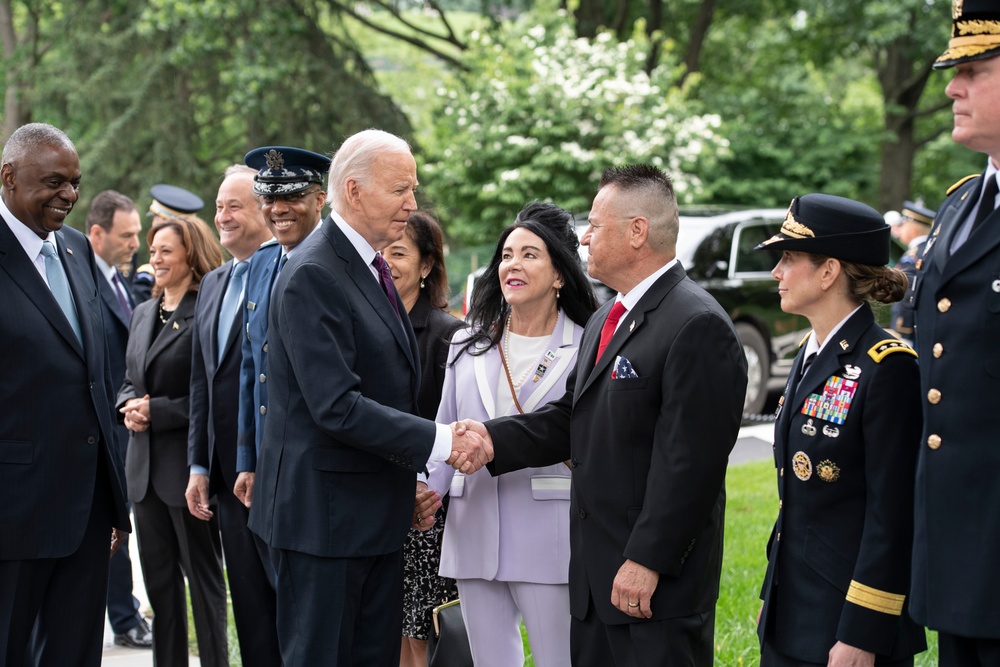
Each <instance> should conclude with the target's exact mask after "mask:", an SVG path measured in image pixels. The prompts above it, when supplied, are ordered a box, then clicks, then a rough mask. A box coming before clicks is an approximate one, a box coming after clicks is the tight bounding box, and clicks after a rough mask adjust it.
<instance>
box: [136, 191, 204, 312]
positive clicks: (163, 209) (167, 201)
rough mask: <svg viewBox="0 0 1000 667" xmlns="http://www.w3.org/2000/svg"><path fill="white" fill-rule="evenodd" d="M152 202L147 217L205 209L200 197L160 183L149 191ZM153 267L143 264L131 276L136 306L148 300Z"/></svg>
mask: <svg viewBox="0 0 1000 667" xmlns="http://www.w3.org/2000/svg"><path fill="white" fill-rule="evenodd" d="M149 194H150V195H151V196H152V198H153V200H152V202H151V203H150V205H149V212H148V213H147V215H150V216H153V217H155V216H159V217H161V218H181V217H184V216H187V215H194V214H195V213H197V212H198V211H200V210H201V209H203V208H204V207H205V202H203V201H202V200H201V197H199V196H198V195H196V194H194V193H193V192H188V191H187V190H185V189H184V188H179V187H177V186H176V185H167V184H166V183H160V184H158V185H154V186H153V187H151V188H150V189H149ZM153 282H154V278H153V267H152V266H150V265H149V264H143V265H142V266H140V267H139V268H137V269H136V270H135V274H134V275H133V276H132V290H131V292H132V299H133V300H134V301H135V303H136V305H138V304H140V303H142V302H143V301H147V300H149V297H150V294H151V293H152V290H153Z"/></svg>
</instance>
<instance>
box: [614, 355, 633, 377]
mask: <svg viewBox="0 0 1000 667" xmlns="http://www.w3.org/2000/svg"><path fill="white" fill-rule="evenodd" d="M637 377H639V374H638V373H636V372H635V369H634V368H632V362H631V361H629V360H628V359H626V358H625V357H622V356H618V357H615V369H614V370H613V371H611V379H612V380H624V379H626V378H637Z"/></svg>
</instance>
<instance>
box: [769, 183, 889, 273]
mask: <svg viewBox="0 0 1000 667" xmlns="http://www.w3.org/2000/svg"><path fill="white" fill-rule="evenodd" d="M889 243H890V232H889V225H887V224H886V223H885V219H884V218H883V217H882V215H881V214H880V213H879V212H878V211H876V210H875V209H873V208H872V207H871V206H868V205H866V204H862V203H861V202H856V201H854V200H853V199H847V198H845V197H836V196H834V195H824V194H809V195H803V196H801V197H796V198H795V199H793V200H792V204H791V206H789V207H788V213H786V214H785V221H784V222H783V223H781V230H780V231H779V232H778V233H777V234H775V235H774V236H772V237H771V238H769V239H768V240H766V241H764V242H763V243H761V244H760V245H759V246H757V247H756V248H754V250H760V249H761V248H774V249H776V250H799V251H801V252H811V253H815V254H817V255H825V256H827V257H835V258H836V259H841V260H844V261H845V262H854V263H856V264H870V265H873V266H885V265H886V264H887V263H888V262H889Z"/></svg>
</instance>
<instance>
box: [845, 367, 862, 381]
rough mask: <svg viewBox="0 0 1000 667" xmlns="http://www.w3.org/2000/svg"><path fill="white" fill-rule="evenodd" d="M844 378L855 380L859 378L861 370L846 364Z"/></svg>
mask: <svg viewBox="0 0 1000 667" xmlns="http://www.w3.org/2000/svg"><path fill="white" fill-rule="evenodd" d="M844 377H845V378H847V379H848V380H857V379H858V378H859V377H861V369H860V368H858V367H857V366H852V365H851V364H847V365H846V366H844Z"/></svg>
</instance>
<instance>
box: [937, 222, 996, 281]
mask: <svg viewBox="0 0 1000 667" xmlns="http://www.w3.org/2000/svg"><path fill="white" fill-rule="evenodd" d="M963 222H964V219H963ZM997 245H1000V209H996V210H994V211H993V213H991V214H990V216H989V217H988V218H986V219H985V220H983V222H982V223H980V225H979V227H978V228H977V229H976V230H975V231H973V232H972V233H971V234H970V235H969V238H968V239H967V240H966V241H965V243H963V244H962V245H961V247H960V248H959V249H958V250H956V251H955V254H954V255H952V256H951V257H949V258H948V263H947V264H946V265H945V267H944V269H943V271H942V276H941V282H942V284H943V283H946V282H947V281H948V280H950V279H951V278H953V277H954V276H955V275H957V274H959V273H961V272H962V271H964V270H965V269H967V268H969V266H970V265H972V264H974V263H976V262H977V261H979V260H980V259H982V257H983V256H984V255H986V254H989V253H991V252H993V250H994V249H995V248H996V247H997Z"/></svg>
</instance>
